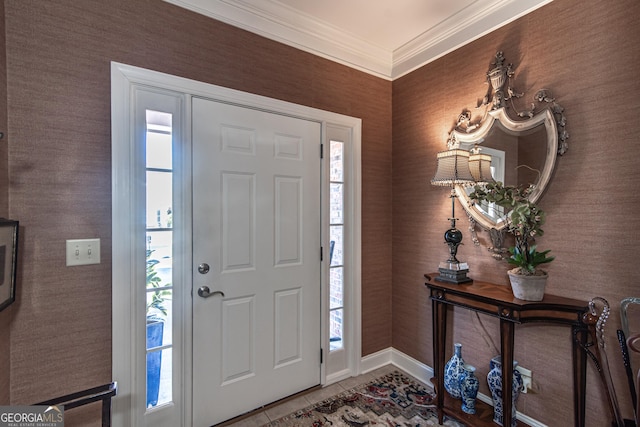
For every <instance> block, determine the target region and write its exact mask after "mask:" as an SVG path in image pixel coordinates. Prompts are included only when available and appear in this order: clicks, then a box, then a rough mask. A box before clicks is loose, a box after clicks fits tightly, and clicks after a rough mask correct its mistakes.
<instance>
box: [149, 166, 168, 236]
mask: <svg viewBox="0 0 640 427" xmlns="http://www.w3.org/2000/svg"><path fill="white" fill-rule="evenodd" d="M172 177H173V174H172V173H170V172H153V171H147V228H171V226H172V223H173V210H172V208H171V206H172V204H173V203H172V200H173V191H172Z"/></svg>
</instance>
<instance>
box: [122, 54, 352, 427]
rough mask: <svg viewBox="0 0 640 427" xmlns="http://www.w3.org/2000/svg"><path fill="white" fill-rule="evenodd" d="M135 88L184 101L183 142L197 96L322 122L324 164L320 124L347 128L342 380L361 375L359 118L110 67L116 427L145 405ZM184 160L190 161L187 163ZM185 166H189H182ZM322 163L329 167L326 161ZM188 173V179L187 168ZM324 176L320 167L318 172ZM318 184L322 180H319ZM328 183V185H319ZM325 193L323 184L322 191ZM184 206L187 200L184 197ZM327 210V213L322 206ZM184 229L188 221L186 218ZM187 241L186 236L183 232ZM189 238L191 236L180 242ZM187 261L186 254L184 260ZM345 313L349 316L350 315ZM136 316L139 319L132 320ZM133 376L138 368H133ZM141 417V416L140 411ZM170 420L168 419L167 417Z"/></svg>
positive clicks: (182, 403)
mask: <svg viewBox="0 0 640 427" xmlns="http://www.w3.org/2000/svg"><path fill="white" fill-rule="evenodd" d="M136 87H148V88H150V89H151V90H160V91H172V92H175V93H177V94H181V95H183V96H184V98H185V101H187V102H184V103H183V105H184V109H185V110H184V112H183V114H181V116H182V119H183V121H184V122H183V126H181V128H182V129H184V132H183V135H182V137H183V138H185V139H184V140H185V141H190V139H191V135H190V132H191V131H190V128H191V126H190V125H185V124H190V122H191V114H190V102H188V101H189V100H190V98H191V97H192V96H201V97H206V98H210V99H213V100H217V101H222V102H228V103H231V104H236V105H242V106H249V107H252V108H258V109H262V110H265V111H270V112H275V113H279V114H286V115H290V116H294V117H299V118H303V119H307V120H313V121H317V122H320V123H321V124H322V140H323V142H324V149H325V158H326V157H327V150H328V145H329V144H328V136H327V126H338V127H341V128H349V129H350V130H351V136H352V141H351V146H352V152H351V156H350V159H351V161H350V162H349V164H348V165H346V167H348V168H350V169H351V171H352V173H353V175H352V177H353V182H352V188H350V193H351V194H352V198H351V200H352V201H353V208H352V214H353V224H352V227H350V230H348V231H349V232H350V236H349V241H350V242H352V243H351V245H350V246H351V247H348V248H345V253H347V254H350V255H351V259H350V263H351V266H352V268H351V269H350V270H351V275H350V276H351V277H348V278H347V279H346V280H345V282H346V283H348V284H349V285H350V286H351V288H352V289H350V292H351V295H352V298H351V300H350V302H349V305H348V306H347V307H345V308H346V309H347V310H348V311H347V310H345V313H346V314H347V313H348V314H347V319H346V320H345V321H346V322H348V323H347V325H348V328H349V332H350V334H349V335H350V336H351V341H352V342H351V344H352V345H351V346H350V352H349V355H348V361H349V363H348V366H349V369H348V371H349V372H347V373H342V374H341V377H345V376H354V375H358V374H360V369H361V368H360V360H361V359H360V358H361V126H362V121H361V119H358V118H354V117H349V116H345V115H342V114H337V113H332V112H328V111H323V110H318V109H315V108H311V107H306V106H302V105H297V104H293V103H289V102H284V101H280V100H276V99H271V98H267V97H263V96H259V95H254V94H249V93H246V92H241V91H237V90H233V89H228V88H224V87H220V86H215V85H212V84H208V83H203V82H198V81H194V80H190V79H185V78H182V77H176V76H172V75H168V74H164V73H159V72H156V71H150V70H146V69H143V68H138V67H133V66H129V65H125V64H119V63H115V62H112V63H111V120H112V198H113V200H112V206H113V211H112V312H113V317H112V352H113V356H112V372H113V374H112V375H113V380H114V381H117V382H118V394H117V396H116V397H115V399H114V402H113V419H114V425H116V426H142V425H144V424H145V420H144V416H143V415H144V414H141V413H140V410H139V409H138V408H143V407H144V403H142V404H141V403H138V404H137V405H136V402H138V401H139V400H140V399H139V398H138V397H136V396H135V393H134V392H133V391H134V390H135V389H136V384H135V378H136V377H139V376H140V373H139V372H136V363H135V362H136V360H138V359H139V357H138V356H137V355H136V354H135V346H134V345H133V344H134V343H135V342H136V331H137V330H138V329H140V327H139V326H140V325H136V324H135V323H134V320H135V319H136V316H135V313H136V307H135V301H136V300H137V299H140V298H139V297H137V298H136V296H135V289H133V287H132V286H130V285H131V283H132V282H133V281H134V280H135V278H136V268H135V266H134V265H133V263H132V261H131V260H132V254H133V253H134V252H135V251H134V248H135V242H133V241H132V238H131V229H132V226H133V224H132V222H133V221H132V218H131V215H129V214H124V215H123V214H122V213H123V212H131V210H132V209H133V206H132V196H131V195H130V189H131V187H132V182H133V180H134V172H135V171H134V170H132V169H134V166H135V165H133V164H132V161H131V148H132V141H133V140H134V138H133V123H132V110H133V108H134V105H133V100H132V92H133V89H134V88H136ZM185 145H187V146H188V147H187V148H185V150H183V154H184V155H186V156H189V155H190V142H189V143H188V144H185ZM187 158H189V157H187ZM186 163H189V162H186ZM325 163H328V162H325ZM188 169H189V171H188V174H190V173H191V171H190V167H188ZM325 170H326V168H325ZM188 174H187V173H184V174H183V176H182V177H181V178H182V179H181V181H182V182H183V184H182V185H183V188H182V189H181V190H182V191H183V192H185V193H187V194H189V195H190V194H191V188H190V179H189V177H188V176H187V175H188ZM323 179H325V181H326V180H327V178H323ZM326 182H328V181H326ZM323 187H327V188H328V185H323ZM323 192H324V194H323V195H322V198H323V215H326V213H327V212H328V194H327V193H328V191H325V190H323ZM186 200H188V201H189V202H190V196H187V197H186ZM325 206H326V208H325ZM323 218H325V219H323V223H327V224H328V220H327V219H326V218H328V217H323ZM187 221H188V223H189V226H190V219H189V220H187ZM186 234H187V235H189V233H186ZM186 239H187V240H190V237H187V238H186ZM322 241H323V246H324V247H325V248H328V247H329V233H328V227H325V229H324V230H323V237H322ZM190 244H191V242H190V241H184V242H182V243H181V245H182V247H183V248H190V247H191V245H190ZM188 256H190V254H189V255H188ZM183 262H184V263H186V265H191V263H190V260H183ZM324 264H325V267H323V269H322V275H323V277H322V295H323V297H322V303H323V307H327V306H328V294H329V292H328V279H327V277H328V263H324ZM183 276H184V280H187V278H188V277H189V279H188V282H185V284H184V287H183V288H182V289H177V288H176V289H175V290H174V292H182V296H183V298H178V299H177V300H176V302H178V301H182V304H181V306H180V307H175V309H176V310H179V311H180V313H182V314H181V315H179V318H180V319H181V320H182V324H181V325H180V324H177V323H174V328H180V332H181V333H180V336H182V337H183V339H182V342H181V343H177V344H178V345H176V350H178V348H180V349H182V352H181V353H182V354H181V355H180V358H181V359H182V361H183V369H182V372H180V373H178V376H179V378H180V381H181V384H180V385H181V386H180V387H179V388H180V390H182V395H181V396H179V397H178V398H176V402H175V404H173V405H168V407H167V408H164V409H165V410H167V411H173V412H174V414H173V416H172V417H171V418H173V417H174V416H177V417H179V418H178V419H182V420H183V425H186V426H187V425H191V389H192V384H191V378H192V357H191V349H192V342H191V340H192V324H191V304H192V299H191V295H190V292H191V288H192V287H191V282H190V275H189V274H183ZM349 314H350V315H349ZM138 317H139V316H138ZM321 322H322V323H321V324H322V330H321V331H319V333H321V336H322V337H323V339H322V347H323V351H324V354H325V355H328V354H329V334H328V323H329V319H328V310H326V309H325V308H323V309H322V319H321ZM325 368H326V364H323V365H322V367H321V381H322V383H323V384H326V383H328V382H334V381H336V380H338V379H339V378H337V377H332V378H328V377H327V372H326V369H325ZM138 370H139V367H138ZM142 412H144V411H142ZM161 418H162V417H160V419H156V418H155V417H154V420H153V422H154V425H158V426H160V425H161V424H160V423H161V421H162V420H161ZM174 419H175V418H174Z"/></svg>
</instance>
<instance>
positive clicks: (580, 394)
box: [571, 326, 589, 427]
mask: <svg viewBox="0 0 640 427" xmlns="http://www.w3.org/2000/svg"><path fill="white" fill-rule="evenodd" d="M571 332H572V339H571V343H572V349H573V412H574V424H575V426H576V427H584V425H585V422H586V421H585V394H586V388H587V354H586V352H584V351H583V350H582V347H584V346H585V345H586V344H587V340H588V337H589V333H588V330H587V329H586V328H584V327H581V326H572V328H571Z"/></svg>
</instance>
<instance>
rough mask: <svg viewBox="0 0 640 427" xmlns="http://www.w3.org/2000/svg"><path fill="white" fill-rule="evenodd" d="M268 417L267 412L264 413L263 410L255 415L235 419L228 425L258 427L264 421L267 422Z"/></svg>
mask: <svg viewBox="0 0 640 427" xmlns="http://www.w3.org/2000/svg"><path fill="white" fill-rule="evenodd" d="M269 421H270V420H269V417H267V414H265V413H264V412H258V413H257V414H255V415H252V416H250V417H248V418H245V419H243V420H240V421H237V422H235V423H233V424H229V426H233V427H259V426H262V425H264V424H266V423H268V422H269Z"/></svg>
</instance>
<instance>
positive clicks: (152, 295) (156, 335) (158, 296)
mask: <svg viewBox="0 0 640 427" xmlns="http://www.w3.org/2000/svg"><path fill="white" fill-rule="evenodd" d="M172 297H173V290H172V289H161V290H157V291H151V292H147V350H151V349H154V348H156V347H160V346H167V345H171V341H172V339H171V338H172V336H171V326H172V318H173V316H172V315H173V304H172Z"/></svg>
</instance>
